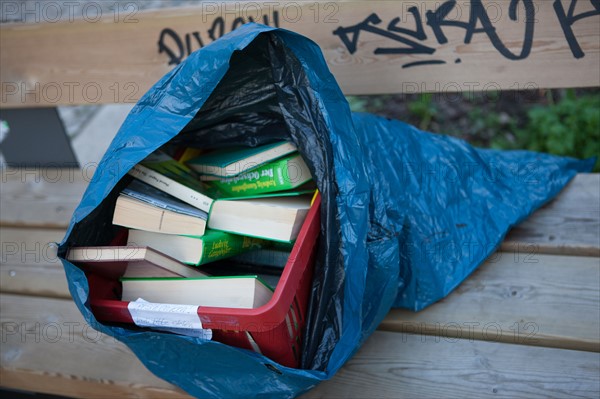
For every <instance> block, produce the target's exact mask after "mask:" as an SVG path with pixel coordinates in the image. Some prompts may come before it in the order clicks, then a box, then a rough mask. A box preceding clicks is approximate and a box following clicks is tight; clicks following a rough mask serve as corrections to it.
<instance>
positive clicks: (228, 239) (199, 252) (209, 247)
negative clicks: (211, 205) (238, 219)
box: [127, 230, 261, 266]
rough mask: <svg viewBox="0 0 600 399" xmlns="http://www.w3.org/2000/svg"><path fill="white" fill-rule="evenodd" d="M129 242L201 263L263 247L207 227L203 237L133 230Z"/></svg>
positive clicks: (194, 263) (240, 237) (253, 240)
mask: <svg viewBox="0 0 600 399" xmlns="http://www.w3.org/2000/svg"><path fill="white" fill-rule="evenodd" d="M127 244H128V245H132V246H149V247H152V248H155V249H157V250H159V251H161V252H163V253H165V254H166V255H168V256H171V257H173V258H175V259H177V260H178V261H180V262H183V263H187V264H190V265H196V266H197V265H202V264H205V263H209V262H213V261H215V260H219V259H224V258H228V257H231V256H234V255H237V254H240V253H243V252H245V251H249V250H251V249H256V248H260V246H261V240H259V239H256V238H250V237H244V236H241V235H235V234H229V233H226V232H223V231H216V230H207V231H206V233H205V234H204V235H203V236H182V235H172V234H162V233H155V232H150V231H143V230H129V237H128V240H127Z"/></svg>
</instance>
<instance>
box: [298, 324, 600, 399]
mask: <svg viewBox="0 0 600 399" xmlns="http://www.w3.org/2000/svg"><path fill="white" fill-rule="evenodd" d="M599 367H600V357H599V356H598V354H596V353H589V352H578V351H569V350H561V349H551V348H538V347H532V346H520V345H511V344H499V343H492V342H482V341H469V340H455V341H447V340H441V341H440V342H435V341H433V340H431V339H430V337H424V336H419V335H411V334H406V335H402V334H397V333H389V332H382V331H377V332H375V333H374V334H373V336H372V337H371V338H369V340H368V341H367V342H366V343H365V345H364V346H363V347H362V348H361V349H360V350H359V351H358V353H357V354H356V355H355V356H354V357H353V358H352V359H351V360H350V361H349V362H348V363H347V364H346V365H345V366H344V367H343V368H342V369H341V370H340V372H339V373H338V374H337V375H336V376H334V377H333V379H332V380H331V381H325V382H323V383H322V384H320V385H319V386H317V387H316V388H315V389H314V390H312V391H310V392H309V393H308V394H306V395H304V396H302V399H316V398H356V399H359V398H361V399H362V398H469V397H475V398H515V397H519V398H547V397H586V398H596V397H598V393H599V392H600V378H599V377H598V373H599Z"/></svg>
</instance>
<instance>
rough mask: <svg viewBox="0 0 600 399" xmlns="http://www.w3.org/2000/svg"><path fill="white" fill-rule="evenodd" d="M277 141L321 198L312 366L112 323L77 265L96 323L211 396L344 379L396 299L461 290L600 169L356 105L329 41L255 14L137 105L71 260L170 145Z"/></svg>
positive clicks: (70, 273)
mask: <svg viewBox="0 0 600 399" xmlns="http://www.w3.org/2000/svg"><path fill="white" fill-rule="evenodd" d="M273 140H291V141H293V142H294V143H296V145H297V146H298V149H299V151H300V153H301V154H302V156H303V157H304V159H305V160H306V161H307V163H308V165H309V167H310V169H311V172H312V174H313V176H314V178H315V180H316V182H317V185H318V187H319V190H320V192H321V195H322V206H321V215H322V218H321V236H320V243H319V244H320V245H319V252H318V256H317V262H316V265H315V277H314V282H313V287H312V298H311V303H310V305H309V308H310V312H309V315H308V317H309V320H308V325H307V328H306V333H305V341H304V345H303V363H302V364H303V369H291V368H286V367H283V366H281V365H278V364H276V363H274V362H273V361H271V360H269V359H267V358H265V357H263V356H262V355H260V354H257V353H254V352H251V351H247V350H243V349H238V348H234V347H230V346H227V345H224V344H221V343H218V342H214V341H205V340H201V339H199V338H193V337H186V336H180V335H174V334H168V333H160V332H149V331H142V330H139V329H136V328H122V327H114V326H109V325H103V324H100V323H98V322H97V321H96V320H95V318H94V316H93V314H92V313H91V311H90V308H89V301H88V295H89V286H88V282H87V280H86V277H85V275H84V273H83V272H82V271H81V270H80V269H79V268H77V267H76V266H74V265H72V264H71V263H69V262H68V261H66V260H64V259H63V264H64V267H65V270H66V274H67V279H68V283H69V288H70V290H71V294H72V295H73V299H74V301H75V303H76V304H77V306H78V307H79V309H80V311H81V312H82V314H83V315H84V317H85V319H86V320H87V322H88V323H90V324H91V325H93V326H94V327H95V328H97V329H98V330H100V331H101V332H103V333H106V334H109V335H111V336H114V337H116V338H117V339H119V340H120V341H122V342H124V343H125V344H126V345H127V346H129V347H130V348H131V349H132V350H133V352H134V353H135V354H136V355H137V356H138V357H139V358H140V360H141V361H142V362H143V363H144V364H145V365H146V367H147V368H148V369H150V370H151V371H152V372H154V373H155V374H156V375H157V376H159V377H161V378H163V379H165V380H167V381H169V382H171V383H173V384H176V385H178V386H180V387H181V388H183V389H184V390H186V391H187V392H189V393H190V394H192V395H195V396H198V397H205V398H206V397H214V398H221V397H227V398H233V397H245V398H247V397H293V396H296V395H299V394H300V393H302V392H305V391H307V390H308V389H310V388H311V387H313V386H315V385H316V384H318V383H319V382H320V381H322V380H325V379H328V378H330V377H332V376H333V375H334V374H335V372H336V371H337V370H338V369H339V368H340V367H341V366H342V365H343V364H344V363H345V362H346V361H347V360H348V359H349V358H350V357H351V356H352V354H353V353H354V352H355V351H356V350H357V349H358V348H359V347H360V345H361V344H362V343H363V342H364V340H365V339H366V338H367V337H368V336H369V335H370V334H371V333H372V332H373V331H374V330H375V328H376V327H377V325H378V324H379V322H380V321H381V320H382V319H383V317H384V316H385V314H386V313H387V312H388V311H389V309H390V308H391V307H392V306H403V307H407V308H410V309H413V310H419V309H422V308H424V307H426V306H427V305H429V304H431V303H433V302H435V301H437V300H439V299H441V298H443V297H444V296H446V295H447V294H448V293H449V292H450V291H452V289H454V288H455V287H456V286H457V285H458V284H460V282H461V281H463V280H464V279H465V278H466V277H467V276H468V275H469V274H470V273H471V272H473V270H474V269H475V268H476V267H477V266H478V265H479V264H480V263H481V262H482V261H483V260H484V259H485V258H486V257H487V256H488V255H490V254H491V253H492V252H493V251H494V250H495V249H496V247H497V246H498V245H499V243H500V242H501V241H502V239H503V237H504V235H505V233H506V232H507V230H508V229H509V228H510V227H511V226H512V225H514V224H516V223H518V222H519V221H521V220H522V219H524V218H525V217H527V216H528V215H529V214H531V212H533V211H534V210H535V209H536V208H538V207H539V206H541V205H542V204H543V203H545V202H546V201H548V200H549V199H551V198H552V197H554V196H555V195H556V194H557V193H558V192H559V191H560V189H561V188H562V187H563V186H564V185H565V184H566V183H567V182H568V181H569V180H570V179H571V178H572V177H573V176H574V175H575V174H576V173H578V172H582V171H588V170H590V169H591V168H592V166H593V163H594V160H587V161H578V160H575V159H570V158H560V157H555V156H550V155H545V154H538V153H532V152H527V151H512V152H501V151H493V150H481V149H476V148H473V147H471V146H470V145H469V144H467V143H466V142H464V141H461V140H458V139H455V138H451V137H447V136H443V135H436V134H430V133H425V132H421V131H419V130H418V129H416V128H415V127H412V126H409V125H407V124H404V123H402V122H399V121H392V120H387V119H384V118H380V117H377V116H374V115H367V114H352V113H351V112H350V109H349V107H348V104H347V102H346V100H345V98H344V96H343V94H342V92H341V90H340V88H339V87H338V85H337V83H336V81H335V79H334V77H333V76H332V75H331V73H330V72H329V70H328V68H327V65H326V63H325V61H324V59H323V56H322V54H321V51H320V49H319V47H318V46H317V45H316V44H315V43H313V42H312V41H310V40H309V39H306V38H304V37H302V36H300V35H298V34H295V33H293V32H289V31H286V30H283V29H275V28H271V27H266V26H262V25H257V24H248V25H244V26H243V27H241V28H239V29H237V30H235V31H234V32H232V33H230V34H228V35H225V36H223V37H222V38H221V39H219V40H217V41H215V42H214V43H212V44H210V45H209V46H206V47H204V48H203V49H201V50H199V51H197V52H195V53H193V54H192V55H191V56H190V57H189V58H187V59H186V60H185V61H184V62H183V63H182V64H180V65H178V66H177V67H176V68H174V69H173V70H172V71H171V72H169V73H168V74H167V75H165V76H164V77H163V78H162V79H161V80H160V81H158V82H157V83H156V84H155V85H154V86H153V87H152V88H151V89H150V90H149V91H148V92H147V93H146V94H145V95H144V96H143V97H142V99H141V100H140V101H139V102H138V104H137V105H136V106H135V107H134V108H133V110H132V111H131V113H130V114H129V116H128V117H127V119H126V120H125V122H124V123H123V125H122V126H121V128H120V130H119V132H118V134H117V136H116V137H115V139H114V140H113V142H112V144H111V145H110V147H109V149H108V150H107V152H106V154H105V155H104V158H103V159H102V161H101V162H100V164H99V166H98V169H97V171H96V173H95V175H94V177H93V179H92V181H91V182H90V184H89V187H88V189H87V191H86V193H85V194H84V196H83V199H82V201H81V203H80V205H79V207H78V208H77V209H76V210H75V212H74V214H73V218H72V220H71V224H70V226H69V229H68V231H67V233H66V236H65V238H64V240H63V242H62V244H61V246H60V248H59V255H61V257H63V258H64V255H65V253H66V250H67V248H68V247H69V246H74V245H107V244H108V243H109V242H110V241H111V239H112V238H113V235H114V233H115V230H114V228H113V227H112V226H111V220H112V212H113V209H114V204H115V200H116V197H117V196H118V193H119V191H120V190H121V189H122V188H123V186H124V184H125V182H126V180H127V178H124V179H123V177H124V176H125V175H126V173H127V171H128V170H129V169H130V168H131V167H132V166H133V165H135V164H136V163H137V162H139V161H141V160H142V159H144V158H145V157H146V156H147V155H148V154H150V153H151V152H153V151H154V150H156V149H157V148H159V147H160V146H162V145H163V144H165V143H167V142H173V143H186V144H187V145H190V146H199V147H219V146H223V145H231V144H234V143H236V144H244V145H250V146H256V145H260V144H263V143H266V142H269V141H273ZM82 356H83V355H82ZM81 361H82V362H85V361H90V362H93V361H94V359H86V358H82V359H81Z"/></svg>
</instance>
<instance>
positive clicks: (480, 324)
mask: <svg viewBox="0 0 600 399" xmlns="http://www.w3.org/2000/svg"><path fill="white" fill-rule="evenodd" d="M59 232H60V230H57V229H36V230H31V229H19V228H4V229H3V232H2V237H3V238H2V240H3V243H4V244H3V246H5V248H6V241H9V242H13V243H17V244H16V245H17V246H18V247H20V248H26V249H29V251H30V252H29V253H22V252H19V253H16V254H13V253H12V252H13V251H11V253H8V252H6V251H5V252H4V255H3V259H2V264H1V265H0V277H1V279H0V291H1V292H4V293H15V294H27V295H37V296H47V297H59V298H70V293H69V291H68V287H67V283H66V279H65V276H64V271H63V268H62V264H61V263H60V262H59V261H58V259H56V258H55V257H53V256H54V255H53V254H52V253H51V251H49V250H48V248H47V247H46V246H45V244H44V243H46V242H48V241H51V240H56V237H57V234H58V233H59ZM40 243H41V244H40ZM35 248H38V249H37V250H34V251H32V250H33V249H35ZM9 249H11V248H9ZM35 261H37V262H35ZM598 281H600V258H595V257H580V256H577V257H571V256H551V255H538V254H536V253H531V252H512V253H508V252H498V253H496V254H494V255H493V256H492V257H491V258H490V260H488V262H486V263H485V264H484V265H482V266H481V267H480V269H479V270H478V271H476V272H475V273H474V274H473V275H472V276H470V277H469V278H468V279H467V280H466V281H465V282H463V283H462V284H461V285H460V286H459V287H458V288H457V289H456V290H455V291H454V292H453V293H452V294H450V296H449V297H448V298H446V299H444V300H442V301H441V302H439V303H437V304H435V305H433V306H431V307H430V308H428V309H426V310H425V311H423V312H418V313H413V312H410V311H405V310H398V309H396V310H392V311H391V313H390V314H389V315H388V317H387V318H386V319H385V320H384V322H383V323H382V325H381V326H380V328H381V329H385V330H390V331H403V332H411V331H412V332H419V333H424V334H430V335H437V336H450V337H453V336H458V337H462V338H473V339H480V340H496V341H499V342H509V343H522V344H527V345H539V346H549V347H558V348H568V349H578V350H588V351H600V338H599V337H600V315H599V314H597V312H596V314H594V310H595V309H598V308H599V307H600V293H599V291H598ZM500 331H501V332H500ZM530 335H533V336H530Z"/></svg>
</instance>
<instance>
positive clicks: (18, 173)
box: [0, 167, 95, 229]
mask: <svg viewBox="0 0 600 399" xmlns="http://www.w3.org/2000/svg"><path fill="white" fill-rule="evenodd" d="M94 170H95V169H93V168H92V167H90V168H89V169H81V170H80V169H52V168H31V169H25V168H23V169H13V168H1V170H0V175H1V178H2V180H1V182H2V190H1V191H0V215H1V216H0V217H1V220H0V223H1V224H2V225H4V226H21V227H26V226H27V227H56V228H63V229H64V228H66V227H67V226H68V224H69V221H70V218H71V215H72V214H73V211H74V210H75V208H76V207H77V205H78V204H79V202H80V201H81V197H82V195H83V193H84V191H85V189H86V188H87V185H88V183H89V181H90V180H91V178H92V176H93V174H94Z"/></svg>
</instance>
